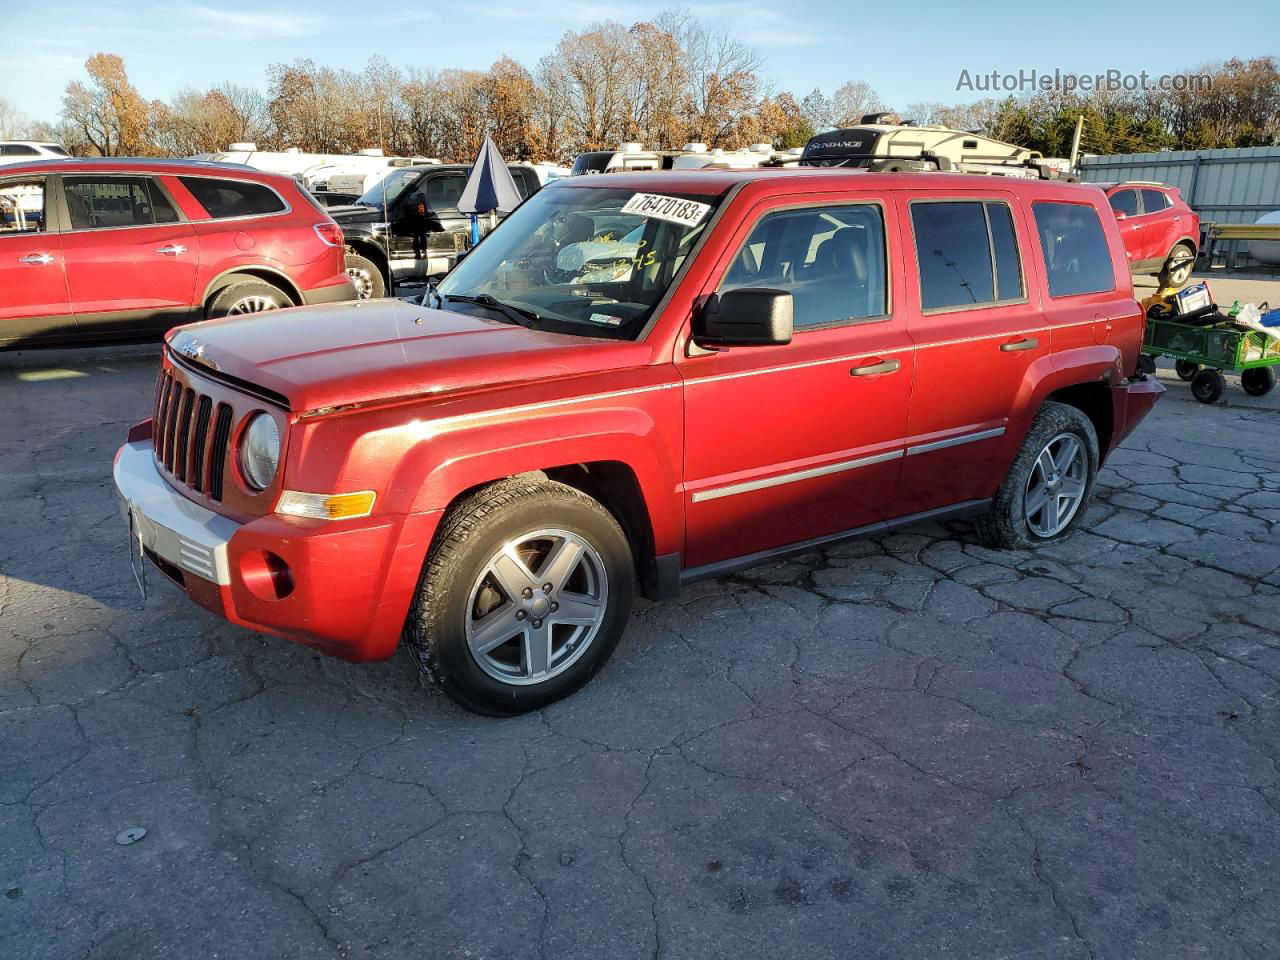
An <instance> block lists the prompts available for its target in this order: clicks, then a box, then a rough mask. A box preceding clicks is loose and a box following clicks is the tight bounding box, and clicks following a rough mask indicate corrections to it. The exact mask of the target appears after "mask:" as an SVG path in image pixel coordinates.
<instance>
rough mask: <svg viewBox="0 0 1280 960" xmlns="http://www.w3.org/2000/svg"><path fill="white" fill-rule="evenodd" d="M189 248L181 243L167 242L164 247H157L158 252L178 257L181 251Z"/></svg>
mask: <svg viewBox="0 0 1280 960" xmlns="http://www.w3.org/2000/svg"><path fill="white" fill-rule="evenodd" d="M186 252H187V248H186V247H184V246H183V245H182V244H180V243H166V244H165V245H164V246H163V247H159V248H157V249H156V253H163V254H164V255H165V256H166V257H176V256H177V255H178V254H180V253H186Z"/></svg>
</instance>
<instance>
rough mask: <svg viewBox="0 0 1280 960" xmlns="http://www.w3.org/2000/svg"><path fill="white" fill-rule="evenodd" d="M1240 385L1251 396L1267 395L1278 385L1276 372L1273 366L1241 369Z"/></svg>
mask: <svg viewBox="0 0 1280 960" xmlns="http://www.w3.org/2000/svg"><path fill="white" fill-rule="evenodd" d="M1240 386H1241V387H1243V388H1244V392H1245V393H1247V394H1248V395H1249V396H1251V397H1265V396H1266V395H1267V394H1268V393H1270V392H1271V391H1272V390H1274V389H1275V387H1276V372H1275V370H1274V369H1272V368H1271V367H1251V368H1250V369H1248V370H1242V371H1240Z"/></svg>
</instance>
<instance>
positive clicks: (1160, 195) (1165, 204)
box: [1142, 190, 1172, 213]
mask: <svg viewBox="0 0 1280 960" xmlns="http://www.w3.org/2000/svg"><path fill="white" fill-rule="evenodd" d="M1170 206H1172V204H1171V203H1170V202H1169V198H1168V197H1167V196H1165V195H1164V191H1162V190H1143V191H1142V212H1143V213H1159V212H1160V211H1161V210H1167V209H1168V208H1169V207H1170Z"/></svg>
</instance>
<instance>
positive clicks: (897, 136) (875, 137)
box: [798, 113, 1075, 180]
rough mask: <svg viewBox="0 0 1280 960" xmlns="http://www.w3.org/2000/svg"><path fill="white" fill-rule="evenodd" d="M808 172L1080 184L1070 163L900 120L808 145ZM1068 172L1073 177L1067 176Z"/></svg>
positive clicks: (871, 120) (874, 116) (885, 119)
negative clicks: (848, 170) (941, 174)
mask: <svg viewBox="0 0 1280 960" xmlns="http://www.w3.org/2000/svg"><path fill="white" fill-rule="evenodd" d="M798 162H799V164H800V165H801V166H806V167H860V168H863V169H866V170H871V171H873V172H878V173H898V172H910V171H948V170H949V171H955V172H960V173H986V174H994V175H996V176H1005V177H1031V178H1038V179H1042V180H1074V179H1075V177H1074V176H1073V175H1072V174H1071V173H1070V172H1069V165H1067V166H1066V167H1064V164H1066V161H1063V160H1059V159H1057V158H1046V157H1044V156H1042V155H1041V154H1040V153H1039V152H1038V151H1036V150H1028V149H1026V148H1025V147H1019V146H1015V145H1014V144H1011V143H1005V142H1004V141H1002V140H996V139H995V138H993V137H985V136H982V135H981V134H978V133H971V132H968V131H964V130H952V129H951V128H950V127H944V126H941V125H938V124H934V125H927V126H926V125H917V124H914V123H908V122H904V121H903V120H902V119H901V118H900V117H898V116H897V115H896V114H892V113H871V114H867V115H865V116H864V117H862V119H861V120H860V121H859V123H858V125H857V126H856V127H846V128H844V129H841V130H830V131H828V132H826V133H820V134H817V135H816V136H814V137H812V138H811V139H810V140H809V142H808V143H807V144H805V148H804V152H803V154H802V155H801V157H800V159H799V161H798ZM1064 169H1066V170H1067V172H1065V173H1064V172H1063V170H1064Z"/></svg>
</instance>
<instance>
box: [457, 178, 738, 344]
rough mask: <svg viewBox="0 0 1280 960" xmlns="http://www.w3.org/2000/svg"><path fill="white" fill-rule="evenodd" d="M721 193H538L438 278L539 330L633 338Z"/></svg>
mask: <svg viewBox="0 0 1280 960" xmlns="http://www.w3.org/2000/svg"><path fill="white" fill-rule="evenodd" d="M719 202H720V198H719V197H717V196H701V195H694V194H685V193H665V192H664V193H661V194H658V193H640V192H636V191H635V190H624V189H617V188H615V189H608V188H576V187H570V186H567V185H566V186H555V187H551V188H548V189H544V190H541V191H539V192H538V193H536V194H534V195H533V196H532V197H531V198H530V199H529V200H528V201H526V202H525V203H523V204H521V206H520V207H519V208H518V209H516V211H515V212H514V213H512V214H511V216H509V217H508V218H507V219H506V220H504V221H503V222H502V224H500V225H499V226H498V228H497V229H496V230H494V232H493V233H492V234H490V235H489V236H488V237H486V238H485V241H484V243H482V244H480V245H479V246H478V247H476V248H475V250H474V251H473V252H472V253H470V254H469V255H468V256H467V257H466V259H464V260H463V261H462V262H461V263H459V264H458V266H457V267H455V268H454V270H453V271H452V272H451V273H450V274H449V275H448V276H447V277H445V278H444V280H442V281H441V282H440V285H439V286H438V287H437V288H436V290H437V292H438V293H439V294H440V296H441V297H443V298H446V303H445V305H446V306H448V307H449V308H450V309H454V308H455V307H454V304H451V303H448V302H447V298H449V297H482V298H484V297H492V298H494V299H495V300H498V301H501V302H502V303H505V304H508V305H509V306H511V307H514V308H516V309H518V310H521V311H526V312H529V313H531V314H536V319H535V320H534V321H533V322H534V325H535V326H538V327H539V328H542V329H555V330H560V331H563V332H566V333H575V334H579V335H583V336H597V337H609V338H614V339H624V340H634V339H635V338H636V337H637V336H639V334H640V331H641V330H642V329H643V328H644V325H645V322H646V321H647V320H648V319H649V316H650V315H651V314H652V313H653V310H654V308H655V307H656V306H657V305H658V301H659V300H661V299H662V297H663V295H664V294H665V293H666V292H667V288H668V287H670V286H671V282H672V280H674V279H675V277H676V275H677V274H678V273H679V271H680V268H681V267H682V266H683V265H684V262H685V259H686V258H687V257H688V255H689V251H690V250H691V249H692V248H693V245H694V243H695V242H696V241H697V239H698V237H700V236H701V235H702V233H703V231H705V230H706V229H707V223H708V222H709V221H710V219H711V214H712V212H713V211H714V209H715V207H716V206H717V205H718V204H719Z"/></svg>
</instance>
